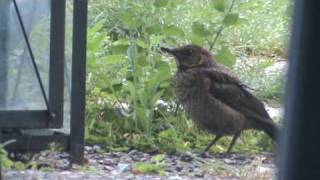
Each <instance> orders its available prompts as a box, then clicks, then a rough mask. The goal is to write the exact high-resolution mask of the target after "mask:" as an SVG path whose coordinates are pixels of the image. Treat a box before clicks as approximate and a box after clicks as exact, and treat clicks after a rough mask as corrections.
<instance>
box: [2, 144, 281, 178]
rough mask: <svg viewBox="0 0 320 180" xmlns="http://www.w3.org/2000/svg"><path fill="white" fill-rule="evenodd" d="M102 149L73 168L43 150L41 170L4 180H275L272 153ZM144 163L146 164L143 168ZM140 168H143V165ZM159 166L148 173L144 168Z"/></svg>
mask: <svg viewBox="0 0 320 180" xmlns="http://www.w3.org/2000/svg"><path fill="white" fill-rule="evenodd" d="M100 151H101V150H100V147H99V146H93V147H92V146H91V147H90V146H86V147H85V154H86V156H85V158H86V161H87V162H86V165H85V166H77V165H70V163H69V160H68V158H69V155H68V154H66V153H57V152H51V151H42V152H40V153H38V154H35V155H33V156H32V157H33V158H32V159H33V161H34V162H36V164H37V169H30V170H22V171H17V170H12V169H10V170H4V172H3V179H4V180H7V179H8V180H24V179H26V180H29V179H30V180H69V179H70V180H73V179H77V180H80V179H86V180H100V179H101V180H102V179H103V180H108V179H113V180H114V179H116V180H118V179H119V180H120V179H148V180H149V179H166V180H180V179H181V180H182V179H183V180H184V179H186V180H187V179H217V180H220V179H273V178H274V174H275V165H274V156H273V155H272V154H270V153H261V154H255V155H252V154H251V155H249V154H235V153H232V154H216V155H212V157H209V158H208V157H207V158H201V157H198V156H197V155H195V154H192V153H189V152H187V153H181V154H177V155H151V154H147V153H143V152H139V151H136V150H132V151H130V152H128V153H123V152H113V153H103V152H100ZM141 164H142V165H141ZM139 165H140V166H139ZM144 165H146V166H147V167H149V166H150V165H151V166H152V167H156V168H155V170H154V169H153V170H152V169H149V170H145V169H143V167H145V166H144Z"/></svg>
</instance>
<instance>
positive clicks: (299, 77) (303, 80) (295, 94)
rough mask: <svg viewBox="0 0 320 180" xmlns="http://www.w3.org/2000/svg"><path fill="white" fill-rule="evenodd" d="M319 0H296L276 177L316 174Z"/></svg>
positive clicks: (319, 173)
mask: <svg viewBox="0 0 320 180" xmlns="http://www.w3.org/2000/svg"><path fill="white" fill-rule="evenodd" d="M319 9H320V1H318V0H307V1H302V0H296V1H295V11H294V12H295V15H294V24H293V28H292V36H291V37H292V39H291V48H290V57H289V60H290V64H289V72H288V73H289V74H288V75H289V76H288V83H287V87H286V102H285V105H286V107H285V118H284V119H285V120H284V129H283V135H282V139H281V146H280V153H279V158H280V162H279V176H278V177H279V179H281V180H287V179H288V180H294V179H319V178H320V153H319V152H320V141H319V139H320V133H319V128H320V113H319V109H320V106H319V103H320V93H319V92H320V83H319V77H320V54H319V50H320V44H319V42H320V23H319V19H320V11H319Z"/></svg>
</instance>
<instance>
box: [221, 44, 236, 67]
mask: <svg viewBox="0 0 320 180" xmlns="http://www.w3.org/2000/svg"><path fill="white" fill-rule="evenodd" d="M217 60H218V61H219V62H220V63H222V64H224V65H226V66H228V67H232V66H233V65H234V64H235V63H236V57H235V56H234V55H233V54H232V53H231V51H230V50H229V49H228V48H227V47H226V46H224V47H222V48H221V49H220V50H219V51H218V54H217Z"/></svg>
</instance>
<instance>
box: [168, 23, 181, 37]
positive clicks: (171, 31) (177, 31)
mask: <svg viewBox="0 0 320 180" xmlns="http://www.w3.org/2000/svg"><path fill="white" fill-rule="evenodd" d="M163 32H164V34H166V35H168V36H183V35H184V32H183V30H182V29H181V28H179V27H177V26H175V25H170V26H166V27H164V28H163Z"/></svg>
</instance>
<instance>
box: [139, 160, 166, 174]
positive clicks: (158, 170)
mask: <svg viewBox="0 0 320 180" xmlns="http://www.w3.org/2000/svg"><path fill="white" fill-rule="evenodd" d="M133 171H134V172H136V173H153V174H159V175H161V176H162V175H164V174H165V172H164V166H163V165H162V164H151V163H145V162H139V163H136V164H135V165H134V166H133Z"/></svg>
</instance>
